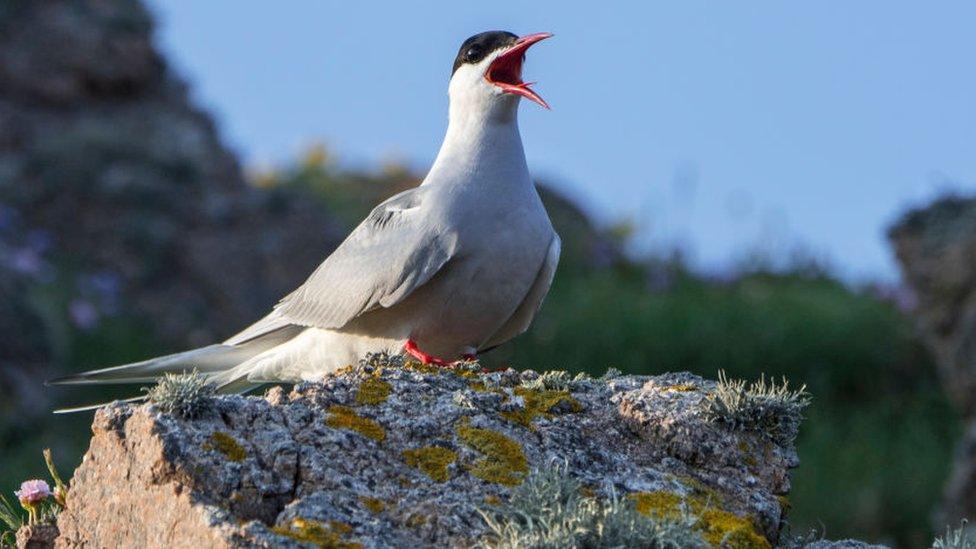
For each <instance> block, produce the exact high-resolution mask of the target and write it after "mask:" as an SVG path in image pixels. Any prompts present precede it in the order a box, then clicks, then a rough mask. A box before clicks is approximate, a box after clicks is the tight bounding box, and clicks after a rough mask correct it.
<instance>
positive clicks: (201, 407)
mask: <svg viewBox="0 0 976 549" xmlns="http://www.w3.org/2000/svg"><path fill="white" fill-rule="evenodd" d="M142 390H143V391H145V393H146V397H147V398H148V399H149V402H152V403H153V404H155V405H156V406H157V407H159V409H160V410H162V411H163V412H165V413H167V414H173V415H175V416H179V417H181V418H184V419H193V418H196V417H200V416H201V415H203V414H204V413H205V412H207V411H209V410H211V409H212V408H213V396H214V395H215V394H216V392H217V388H216V387H215V386H214V385H213V384H212V383H210V382H209V381H208V380H207V378H206V376H203V375H201V374H200V373H199V372H197V371H196V370H194V371H193V372H190V373H187V374H166V375H165V376H163V377H162V378H161V379H160V380H159V381H158V382H157V383H156V385H155V386H153V387H143V389H142Z"/></svg>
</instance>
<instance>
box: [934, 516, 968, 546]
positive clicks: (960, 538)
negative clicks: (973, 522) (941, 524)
mask: <svg viewBox="0 0 976 549" xmlns="http://www.w3.org/2000/svg"><path fill="white" fill-rule="evenodd" d="M932 549H976V529H974V528H973V527H970V526H969V525H968V524H967V522H966V521H965V520H963V521H962V524H960V525H959V528H956V529H955V530H953V529H952V528H950V527H948V526H947V527H946V533H945V536H943V537H941V538H935V541H933V542H932Z"/></svg>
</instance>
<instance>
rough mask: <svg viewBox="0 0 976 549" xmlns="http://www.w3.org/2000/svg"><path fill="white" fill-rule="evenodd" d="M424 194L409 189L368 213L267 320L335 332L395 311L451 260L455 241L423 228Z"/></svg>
mask: <svg viewBox="0 0 976 549" xmlns="http://www.w3.org/2000/svg"><path fill="white" fill-rule="evenodd" d="M426 190H427V189H426V188H424V187H417V188H415V189H410V190H408V191H405V192H402V193H400V194H398V195H396V196H394V197H393V198H390V199H389V200H387V201H385V202H383V203H382V204H380V205H379V206H377V207H376V208H375V209H373V211H372V212H370V214H369V215H368V216H367V217H366V219H365V220H364V221H363V222H362V223H360V225H359V226H358V227H356V229H355V230H353V232H352V233H351V234H350V235H349V237H348V238H346V240H345V241H344V242H343V243H342V244H340V245H339V247H338V248H337V249H336V251H335V252H333V253H332V255H330V256H329V257H327V258H326V259H325V261H324V262H322V264H321V265H319V267H318V268H317V269H315V272H313V273H312V275H311V276H310V277H309V278H308V280H306V281H305V283H304V284H302V285H301V286H299V287H298V289H296V290H295V291H294V292H292V293H291V294H289V295H288V296H286V297H285V298H284V299H282V300H281V301H280V302H279V303H278V304H277V305H276V306H275V310H274V312H273V313H272V314H273V315H275V316H276V317H279V318H281V319H287V321H289V322H290V323H292V324H299V325H302V326H315V327H319V328H328V329H335V328H341V327H342V326H344V325H346V324H347V323H348V322H349V321H351V320H352V319H354V318H356V317H357V316H359V315H361V314H363V313H365V312H369V311H371V310H374V309H376V308H378V307H392V306H393V305H396V304H397V303H399V302H400V301H402V300H403V299H404V298H406V297H407V296H408V295H410V294H411V293H412V292H413V291H414V290H416V289H417V288H418V287H420V286H422V285H423V284H424V283H426V282H427V281H428V280H430V279H431V278H432V277H433V276H434V275H435V274H437V272H438V271H440V270H441V269H442V268H443V267H444V265H445V264H447V262H448V261H450V260H451V258H452V257H454V255H455V254H456V252H457V235H456V234H455V233H453V232H446V231H443V230H438V229H437V228H436V227H434V226H432V225H431V224H430V223H426V222H425V216H424V209H423V200H422V199H423V196H424V194H425V192H426ZM275 324H278V322H275V323H274V324H272V325H275Z"/></svg>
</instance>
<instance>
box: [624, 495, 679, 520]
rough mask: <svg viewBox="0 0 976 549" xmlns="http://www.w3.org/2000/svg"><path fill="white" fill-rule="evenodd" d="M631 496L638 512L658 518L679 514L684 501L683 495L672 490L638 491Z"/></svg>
mask: <svg viewBox="0 0 976 549" xmlns="http://www.w3.org/2000/svg"><path fill="white" fill-rule="evenodd" d="M629 497H630V498H631V499H633V500H634V507H635V508H636V509H637V512H638V513H640V514H642V515H645V516H648V517H653V518H657V519H663V518H672V517H675V516H677V515H678V513H679V511H680V510H681V503H682V502H683V501H684V500H683V499H682V497H681V496H679V495H678V494H674V493H671V492H637V493H634V494H630V496H629Z"/></svg>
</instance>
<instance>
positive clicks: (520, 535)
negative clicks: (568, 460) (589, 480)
mask: <svg viewBox="0 0 976 549" xmlns="http://www.w3.org/2000/svg"><path fill="white" fill-rule="evenodd" d="M582 488H583V487H582V486H581V485H580V483H579V482H577V481H575V480H573V479H572V478H570V477H569V476H567V475H566V472H565V467H558V466H557V467H551V468H547V469H544V470H539V471H535V472H533V473H532V474H531V475H530V476H529V477H528V478H527V479H526V481H525V482H524V483H523V484H522V485H520V486H519V487H517V488H515V489H513V490H512V494H511V497H510V498H509V503H508V504H507V505H505V506H491V507H489V508H487V509H483V510H481V514H482V516H483V517H484V520H485V522H486V523H487V525H488V528H489V530H490V534H489V535H488V536H487V537H486V539H484V540H482V541H481V542H480V544H479V545H480V547H483V548H495V549H498V548H506V549H507V548H512V549H515V548H520V549H521V548H535V549H549V548H552V549H556V548H560V549H561V548H564V547H569V548H581V547H586V548H603V547H607V548H609V547H647V548H651V549H655V548H662V549H663V548H668V549H672V548H673V549H678V548H685V547H689V548H697V547H707V546H708V545H707V544H706V543H705V541H704V539H703V538H702V536H701V534H700V533H699V532H698V531H696V530H695V529H694V524H695V520H694V519H693V518H691V517H688V516H678V517H667V518H652V517H646V516H644V515H641V514H640V513H638V512H637V510H636V509H635V507H634V504H633V502H632V501H630V500H627V499H620V498H618V497H617V495H616V493H611V495H610V498H609V499H607V500H599V499H597V498H595V497H586V496H584V495H583V493H582Z"/></svg>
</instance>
